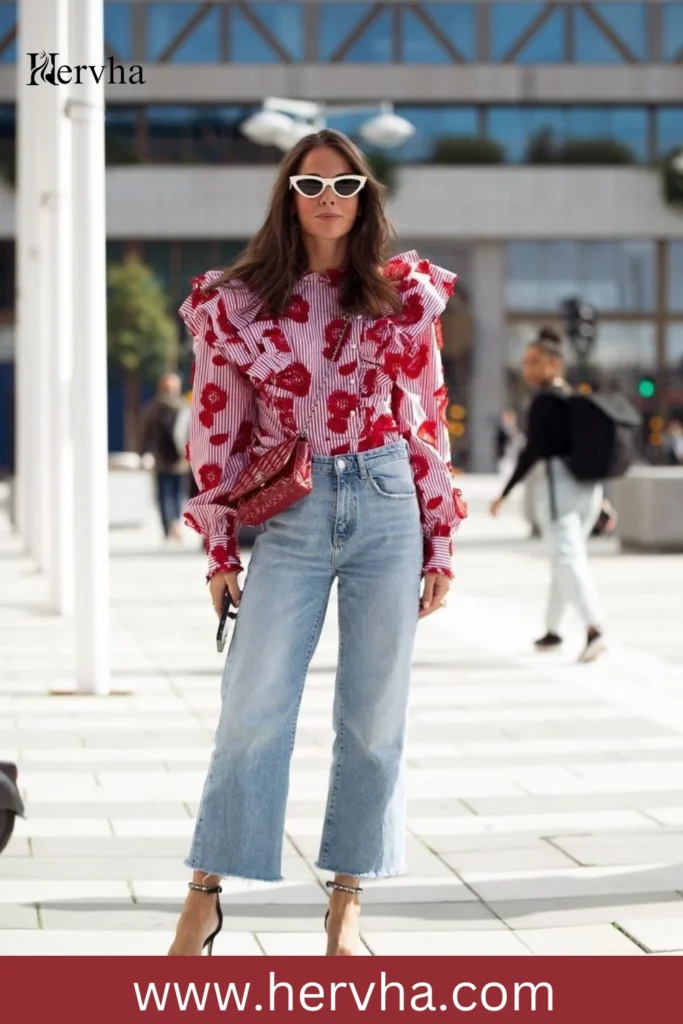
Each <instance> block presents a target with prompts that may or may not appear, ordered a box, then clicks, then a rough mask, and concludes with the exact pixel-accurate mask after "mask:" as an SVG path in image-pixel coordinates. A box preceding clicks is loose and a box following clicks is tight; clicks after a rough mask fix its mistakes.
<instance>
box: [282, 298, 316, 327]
mask: <svg viewBox="0 0 683 1024" xmlns="http://www.w3.org/2000/svg"><path fill="white" fill-rule="evenodd" d="M310 308H311V307H310V306H309V304H308V302H307V301H306V299H304V297H303V296H302V295H292V297H291V299H290V300H289V302H288V303H287V308H286V309H285V312H284V314H283V316H286V317H288V318H289V319H290V320H296V322H297V323H298V324H305V323H308V314H309V312H310Z"/></svg>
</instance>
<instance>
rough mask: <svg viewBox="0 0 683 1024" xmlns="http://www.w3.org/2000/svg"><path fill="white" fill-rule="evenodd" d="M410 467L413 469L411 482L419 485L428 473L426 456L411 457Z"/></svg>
mask: <svg viewBox="0 0 683 1024" xmlns="http://www.w3.org/2000/svg"><path fill="white" fill-rule="evenodd" d="M410 465H411V466H412V467H413V480H414V481H415V483H419V482H420V481H421V480H424V479H425V477H426V476H427V474H428V473H429V459H428V458H427V457H426V455H411V456H410Z"/></svg>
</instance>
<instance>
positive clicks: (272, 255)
mask: <svg viewBox="0 0 683 1024" xmlns="http://www.w3.org/2000/svg"><path fill="white" fill-rule="evenodd" d="M319 146H329V147H331V148H332V149H336V150H338V152H339V153H341V155H342V156H343V157H345V158H346V160H347V161H348V163H349V166H350V167H351V171H350V173H353V174H363V175H365V176H366V177H367V179H368V180H367V182H366V184H365V188H364V189H363V190H362V191H361V192H360V194H359V207H358V212H359V215H358V218H357V220H356V222H355V224H354V226H353V227H352V229H351V231H350V234H349V236H348V249H347V262H346V267H345V271H346V272H345V274H344V275H343V277H342V281H341V284H340V293H339V298H340V303H341V306H342V308H343V309H344V310H345V311H346V312H348V313H363V314H365V315H366V316H370V317H373V318H376V317H380V316H383V315H386V314H387V313H390V312H398V311H399V310H400V308H401V301H400V297H399V294H398V292H397V290H396V287H395V285H394V284H393V283H392V282H391V281H390V280H388V279H387V278H386V277H384V275H383V273H382V268H383V267H384V265H385V263H386V262H387V259H388V258H389V250H390V246H391V243H392V242H393V241H394V240H395V238H396V233H395V230H394V227H393V225H392V223H391V221H390V220H389V218H388V217H387V215H386V213H385V209H384V204H385V191H386V190H385V188H384V186H383V185H381V184H380V182H379V181H377V179H376V178H375V176H374V175H373V173H372V169H371V168H370V165H369V163H368V161H367V160H366V158H365V156H364V155H363V153H362V152H361V151H360V149H358V147H357V146H356V145H354V143H353V142H351V140H350V139H348V138H347V137H346V135H343V134H342V133H341V132H337V131H333V130H332V129H331V128H326V129H324V130H323V131H319V132H314V133H312V134H311V135H306V136H305V137H304V138H303V139H301V141H300V142H299V143H297V145H296V146H294V147H293V149H292V150H291V151H290V152H289V153H288V154H287V156H286V157H285V158H284V160H283V161H282V163H281V164H280V171H279V173H278V176H277V179H276V181H275V184H274V186H273V190H272V192H271V196H270V202H269V205H268V211H267V214H266V219H265V222H264V224H263V226H262V227H261V228H260V229H259V231H257V233H256V234H255V235H254V237H253V238H252V239H251V241H250V243H249V245H248V246H247V248H246V250H245V251H244V253H243V254H242V255H241V256H240V257H239V258H238V259H237V260H236V262H235V263H233V264H232V265H231V266H230V267H228V268H227V269H226V270H225V271H224V273H223V276H222V277H221V278H220V279H219V280H217V281H215V282H212V284H211V285H210V287H211V288H215V287H216V286H217V285H222V284H233V285H236V284H239V283H241V284H243V285H246V286H247V287H248V288H249V289H250V290H251V291H253V292H254V293H255V294H256V295H258V296H259V297H260V298H261V299H262V300H263V303H264V306H265V307H266V309H267V310H268V311H269V312H270V313H272V315H273V316H281V315H282V314H283V313H284V311H285V309H286V307H287V303H288V301H289V299H290V298H291V296H292V294H293V293H294V291H295V289H296V286H297V284H298V282H299V280H300V278H301V276H302V275H303V274H304V273H305V272H306V270H307V269H308V257H307V254H306V249H305V247H304V241H303V237H302V232H301V227H300V225H299V222H298V220H297V218H296V217H295V216H294V215H293V212H294V208H293V205H292V198H291V192H290V188H289V178H290V176H291V175H293V174H298V173H299V167H300V166H301V163H302V161H303V158H304V157H305V155H306V154H307V153H309V152H310V151H311V150H312V149H317V148H318V147H319Z"/></svg>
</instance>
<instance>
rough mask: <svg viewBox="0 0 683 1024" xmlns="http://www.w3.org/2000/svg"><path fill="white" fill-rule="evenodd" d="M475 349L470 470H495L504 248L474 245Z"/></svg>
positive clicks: (503, 351) (501, 393)
mask: <svg viewBox="0 0 683 1024" xmlns="http://www.w3.org/2000/svg"><path fill="white" fill-rule="evenodd" d="M472 271H473V273H472V283H473V289H472V292H473V312H474V349H473V353H472V356H473V362H472V377H471V383H470V388H471V391H470V408H471V414H470V417H469V421H470V422H469V432H470V468H471V469H472V470H473V471H474V472H475V473H491V472H493V471H494V469H495V448H494V432H495V429H496V424H497V422H498V419H499V417H500V414H501V412H502V411H503V405H504V402H505V360H506V357H507V345H508V339H507V329H506V322H505V246H504V244H503V243H502V242H477V243H476V244H475V246H474V252H473V257H472Z"/></svg>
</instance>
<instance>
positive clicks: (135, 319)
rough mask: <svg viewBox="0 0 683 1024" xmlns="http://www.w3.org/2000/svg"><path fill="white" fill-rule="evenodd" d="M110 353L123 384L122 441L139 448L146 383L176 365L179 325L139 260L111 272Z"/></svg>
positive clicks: (113, 267) (129, 260) (116, 266)
mask: <svg viewBox="0 0 683 1024" xmlns="http://www.w3.org/2000/svg"><path fill="white" fill-rule="evenodd" d="M107 276H108V298H107V337H108V341H107V348H108V356H109V362H110V366H111V367H112V368H113V369H114V370H115V372H118V373H120V374H121V376H122V379H123V385H124V437H125V443H126V447H127V448H128V450H129V451H137V448H138V445H139V436H140V435H139V431H140V411H141V404H142V382H143V381H155V380H157V379H158V378H159V377H160V376H161V374H163V373H165V372H166V371H167V370H172V369H175V367H176V366H177V362H178V326H177V324H176V322H175V320H174V318H173V317H172V316H171V315H170V314H169V312H168V298H167V296H166V295H165V293H164V291H163V289H162V287H161V285H160V284H159V282H158V280H157V278H156V277H155V276H154V273H153V271H152V270H151V269H150V268H149V267H148V266H146V265H145V264H144V263H143V262H142V261H141V260H140V259H138V258H137V257H136V256H133V257H128V258H127V259H126V260H125V261H124V262H123V263H117V264H112V265H110V266H109V268H108V272H107Z"/></svg>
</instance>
